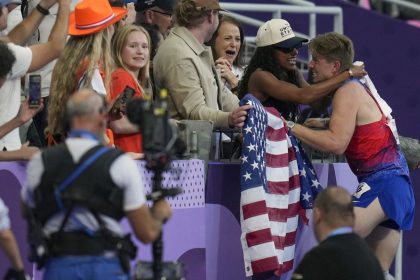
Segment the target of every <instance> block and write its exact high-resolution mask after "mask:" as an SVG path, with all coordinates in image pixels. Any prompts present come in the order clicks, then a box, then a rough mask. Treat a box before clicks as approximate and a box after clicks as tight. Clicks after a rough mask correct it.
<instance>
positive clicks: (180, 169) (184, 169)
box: [137, 159, 204, 209]
mask: <svg viewBox="0 0 420 280" xmlns="http://www.w3.org/2000/svg"><path fill="white" fill-rule="evenodd" d="M137 166H138V168H139V170H140V172H141V174H142V176H143V180H144V184H145V186H144V188H145V191H146V193H150V191H151V189H152V184H153V181H152V177H153V172H151V171H149V170H147V169H146V168H145V162H144V161H137ZM162 186H163V187H165V188H175V187H178V188H181V189H182V193H181V194H179V195H177V196H176V197H174V198H171V197H169V198H168V202H169V204H170V205H171V207H172V208H173V209H185V208H196V207H204V162H203V161H202V160H198V159H193V160H179V161H173V162H172V163H171V168H170V170H168V171H167V172H164V173H163V179H162Z"/></svg>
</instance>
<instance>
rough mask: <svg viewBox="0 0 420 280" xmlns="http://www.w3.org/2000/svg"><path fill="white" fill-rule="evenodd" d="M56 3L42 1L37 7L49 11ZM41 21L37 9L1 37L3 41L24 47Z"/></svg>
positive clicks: (52, 0) (42, 17)
mask: <svg viewBox="0 0 420 280" xmlns="http://www.w3.org/2000/svg"><path fill="white" fill-rule="evenodd" d="M56 2H57V0H42V1H40V3H39V5H40V6H41V7H43V8H44V9H46V10H49V9H50V8H51V7H52V6H53V5H54V4H55V3H56ZM43 19H44V15H43V14H41V13H40V12H39V11H38V10H37V9H33V10H32V12H31V13H30V14H29V15H28V16H27V17H26V18H25V19H24V20H23V21H22V22H21V23H20V24H18V25H17V26H16V27H15V28H13V29H12V30H11V31H10V32H9V34H8V35H7V37H3V39H4V40H5V41H8V42H12V43H14V44H16V45H20V46H23V45H25V44H26V42H27V41H28V40H29V38H30V37H31V36H32V34H33V33H34V32H35V30H36V29H37V28H38V26H39V24H40V23H41V21H42V20H43Z"/></svg>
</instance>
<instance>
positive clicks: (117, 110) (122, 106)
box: [108, 86, 135, 119]
mask: <svg viewBox="0 0 420 280" xmlns="http://www.w3.org/2000/svg"><path fill="white" fill-rule="evenodd" d="M134 93H135V91H134V89H132V88H131V87H129V86H126V87H125V89H124V91H123V92H122V93H121V94H120V95H119V96H118V97H117V100H115V102H114V104H113V105H112V107H111V110H109V113H108V114H109V116H110V117H111V118H113V119H118V118H120V114H121V113H125V111H126V107H127V104H128V102H129V101H130V100H131V98H133V96H134Z"/></svg>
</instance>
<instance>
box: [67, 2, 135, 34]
mask: <svg viewBox="0 0 420 280" xmlns="http://www.w3.org/2000/svg"><path fill="white" fill-rule="evenodd" d="M126 14H127V10H126V9H124V8H119V7H111V6H110V5H109V2H108V0H83V1H81V2H79V3H78V4H77V5H76V8H75V10H74V12H72V13H71V14H70V19H69V35H72V36H83V35H88V34H93V33H96V32H98V31H101V30H103V29H105V28H107V27H108V26H110V25H112V24H114V23H116V22H117V21H119V20H121V19H122V18H123V17H124V16H125V15H126Z"/></svg>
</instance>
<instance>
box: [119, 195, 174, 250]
mask: <svg viewBox="0 0 420 280" xmlns="http://www.w3.org/2000/svg"><path fill="white" fill-rule="evenodd" d="M171 215H172V210H171V208H170V206H169V204H168V202H167V201H166V200H160V201H157V202H156V203H155V204H154V206H153V207H152V208H150V209H149V207H147V205H143V206H142V207H140V208H137V209H135V210H132V211H128V212H127V218H128V221H129V222H130V225H131V228H132V229H133V231H134V234H135V235H136V237H137V239H138V240H140V241H142V242H143V243H150V242H152V241H154V240H155V239H156V238H157V237H158V235H159V233H160V231H161V229H162V224H163V223H164V222H165V221H166V220H167V219H169V217H170V216H171Z"/></svg>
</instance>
